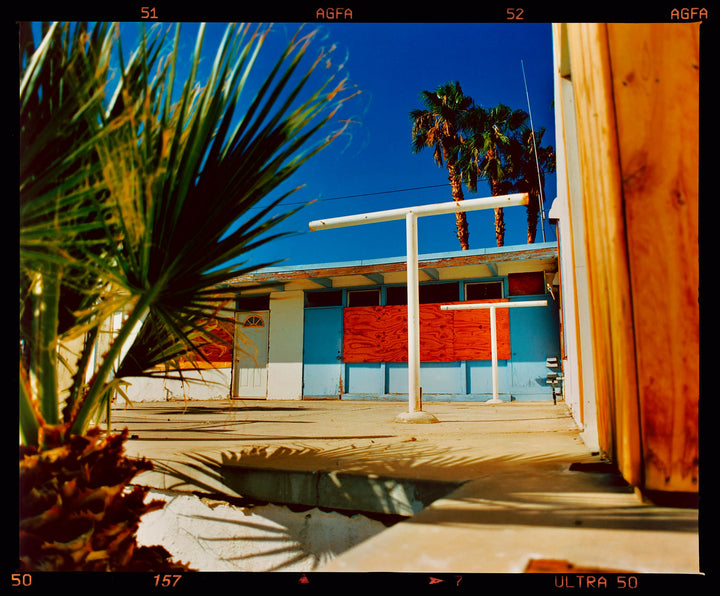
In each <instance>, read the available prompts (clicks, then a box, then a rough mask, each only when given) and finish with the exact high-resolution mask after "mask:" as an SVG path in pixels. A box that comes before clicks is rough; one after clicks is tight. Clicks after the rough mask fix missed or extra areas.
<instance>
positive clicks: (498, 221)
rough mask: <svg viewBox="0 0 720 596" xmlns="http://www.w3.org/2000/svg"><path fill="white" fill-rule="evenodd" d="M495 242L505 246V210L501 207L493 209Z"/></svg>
mask: <svg viewBox="0 0 720 596" xmlns="http://www.w3.org/2000/svg"><path fill="white" fill-rule="evenodd" d="M495 243H496V244H497V245H498V246H505V212H504V211H503V208H502V207H497V208H496V209H495Z"/></svg>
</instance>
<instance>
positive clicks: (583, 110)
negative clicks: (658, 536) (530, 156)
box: [567, 24, 699, 491]
mask: <svg viewBox="0 0 720 596" xmlns="http://www.w3.org/2000/svg"><path fill="white" fill-rule="evenodd" d="M698 29H699V27H698V25H697V24H683V25H681V24H612V25H606V24H571V25H568V26H567V31H568V45H569V51H570V60H571V77H572V83H573V89H574V94H575V115H576V119H577V131H578V142H579V162H580V170H581V172H580V174H581V177H582V187H583V188H582V194H583V196H582V199H581V200H582V202H583V209H584V211H585V228H586V238H585V245H586V251H587V257H588V270H589V273H588V275H589V295H590V310H591V317H592V332H593V348H594V358H595V374H596V400H597V406H598V427H599V428H598V435H599V441H600V445H601V448H602V449H603V450H604V451H605V452H607V453H608V454H609V455H610V456H611V457H612V458H613V460H614V461H616V462H617V464H618V466H619V468H620V470H621V472H622V473H623V475H624V476H625V478H626V480H628V482H630V483H631V484H633V485H635V486H638V487H641V488H643V489H645V490H664V491H697V487H698V479H697V472H698V470H697V453H698V451H697V445H698V440H697V406H698V400H699V379H698V367H697V362H698V356H699V352H698V351H699V348H698V346H699V342H698V326H699V322H698V304H697V297H698V295H697V291H698V280H699V274H698V263H697V261H698V246H697V208H698V207H697V205H698V184H697V174H698V172H697V167H698V154H697V147H698V95H699V93H698V68H699V60H698V41H699V40H698V32H699V31H698Z"/></svg>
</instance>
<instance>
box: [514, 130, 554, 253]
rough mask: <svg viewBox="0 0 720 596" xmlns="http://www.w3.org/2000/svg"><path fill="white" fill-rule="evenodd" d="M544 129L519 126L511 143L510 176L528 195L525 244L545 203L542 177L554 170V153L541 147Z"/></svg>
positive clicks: (534, 233) (533, 235) (532, 238)
mask: <svg viewBox="0 0 720 596" xmlns="http://www.w3.org/2000/svg"><path fill="white" fill-rule="evenodd" d="M544 134H545V129H544V128H541V129H539V130H537V131H533V129H532V128H530V127H529V126H522V127H521V128H520V129H518V130H517V131H516V133H515V134H514V135H513V138H512V140H511V147H510V151H509V162H510V170H511V173H510V176H511V177H512V178H513V179H514V180H515V182H514V183H513V188H514V189H515V190H516V191H517V192H526V193H528V197H529V202H528V204H527V207H526V210H527V242H528V244H532V243H534V242H535V238H536V236H537V224H538V214H539V212H540V206H541V205H542V203H543V201H544V192H543V189H544V186H545V175H546V174H549V173H552V172H554V171H555V152H554V150H553V148H552V147H551V146H549V145H547V146H545V147H543V146H541V144H542V138H543V136H544Z"/></svg>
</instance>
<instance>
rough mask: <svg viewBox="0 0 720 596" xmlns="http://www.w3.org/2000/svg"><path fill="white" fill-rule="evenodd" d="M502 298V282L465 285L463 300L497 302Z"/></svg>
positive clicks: (481, 282) (480, 282)
mask: <svg viewBox="0 0 720 596" xmlns="http://www.w3.org/2000/svg"><path fill="white" fill-rule="evenodd" d="M502 297H503V282H501V281H479V282H472V283H466V284H465V300H498V299H500V298H502Z"/></svg>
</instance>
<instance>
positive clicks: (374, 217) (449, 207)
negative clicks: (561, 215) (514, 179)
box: [308, 192, 529, 231]
mask: <svg viewBox="0 0 720 596" xmlns="http://www.w3.org/2000/svg"><path fill="white" fill-rule="evenodd" d="M528 200H529V199H528V193H526V192H521V193H515V194H510V195H502V196H498V197H484V198H479V199H465V200H464V201H458V202H455V201H449V202H447V203H434V204H431V205H419V206H417V207H401V208H399V209H387V210H385V211H373V212H371V213H359V214H357V215H344V216H342V217H331V218H328V219H316V220H314V221H311V222H310V223H309V224H308V227H309V228H310V230H311V231H315V230H330V229H334V228H344V227H349V226H358V225H361V224H369V223H379V222H383V221H396V220H399V219H405V217H406V216H407V214H408V212H409V211H412V212H413V213H414V214H415V217H424V216H427V215H444V214H448V213H460V212H464V211H477V210H480V209H496V208H498V207H512V206H515V205H527V204H528Z"/></svg>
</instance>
